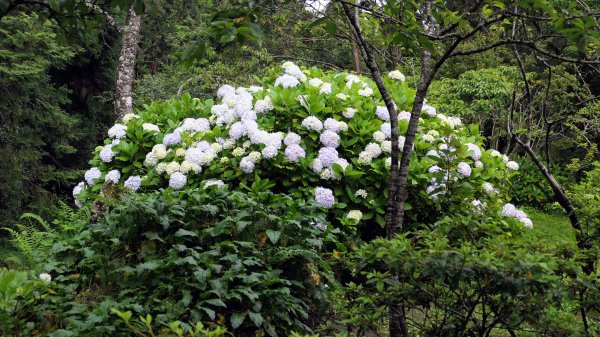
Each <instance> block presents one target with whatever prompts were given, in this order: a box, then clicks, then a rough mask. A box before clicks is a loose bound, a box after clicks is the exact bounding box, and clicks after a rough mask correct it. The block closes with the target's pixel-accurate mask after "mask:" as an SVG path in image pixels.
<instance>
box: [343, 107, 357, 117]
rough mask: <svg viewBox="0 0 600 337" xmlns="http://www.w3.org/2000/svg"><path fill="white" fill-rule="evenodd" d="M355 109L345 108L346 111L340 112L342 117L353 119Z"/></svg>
mask: <svg viewBox="0 0 600 337" xmlns="http://www.w3.org/2000/svg"><path fill="white" fill-rule="evenodd" d="M356 111H357V110H356V109H354V108H346V110H344V112H342V115H344V117H346V118H348V119H350V118H352V117H354V114H355V113H356Z"/></svg>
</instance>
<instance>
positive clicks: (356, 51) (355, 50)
mask: <svg viewBox="0 0 600 337" xmlns="http://www.w3.org/2000/svg"><path fill="white" fill-rule="evenodd" d="M354 4H356V5H359V4H360V0H355V1H354ZM353 11H354V19H355V20H354V21H355V22H356V23H357V24H358V23H359V19H358V18H359V15H360V11H359V9H358V7H354V9H353ZM357 40H358V38H357V37H356V33H355V32H354V29H352V23H351V22H350V44H351V45H352V61H353V62H354V71H355V72H356V73H357V74H360V73H361V72H362V66H361V64H360V47H359V46H358V41H357Z"/></svg>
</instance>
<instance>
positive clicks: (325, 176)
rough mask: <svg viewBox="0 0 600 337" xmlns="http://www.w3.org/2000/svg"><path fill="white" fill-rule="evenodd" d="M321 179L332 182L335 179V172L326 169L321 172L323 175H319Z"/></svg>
mask: <svg viewBox="0 0 600 337" xmlns="http://www.w3.org/2000/svg"><path fill="white" fill-rule="evenodd" d="M319 177H320V178H321V179H323V180H331V179H334V178H335V175H334V174H333V171H332V170H330V169H328V168H326V169H323V171H321V173H320V174H319Z"/></svg>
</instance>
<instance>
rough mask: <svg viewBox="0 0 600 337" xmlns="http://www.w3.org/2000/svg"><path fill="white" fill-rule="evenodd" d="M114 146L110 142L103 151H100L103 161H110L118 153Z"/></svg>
mask: <svg viewBox="0 0 600 337" xmlns="http://www.w3.org/2000/svg"><path fill="white" fill-rule="evenodd" d="M112 147H113V145H112V144H108V145H105V146H104V147H103V148H102V151H100V159H102V161H103V162H105V163H110V162H111V161H112V160H113V158H114V157H115V155H116V154H117V153H116V152H115V151H113V150H112Z"/></svg>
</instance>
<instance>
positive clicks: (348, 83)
mask: <svg viewBox="0 0 600 337" xmlns="http://www.w3.org/2000/svg"><path fill="white" fill-rule="evenodd" d="M361 82H362V81H361V80H360V77H358V76H356V75H353V74H350V75H348V76H346V86H347V87H348V88H350V87H352V85H353V84H354V83H361Z"/></svg>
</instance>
